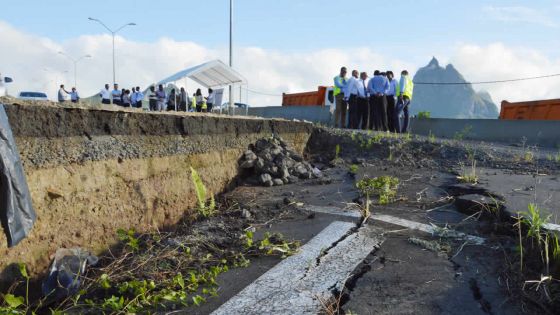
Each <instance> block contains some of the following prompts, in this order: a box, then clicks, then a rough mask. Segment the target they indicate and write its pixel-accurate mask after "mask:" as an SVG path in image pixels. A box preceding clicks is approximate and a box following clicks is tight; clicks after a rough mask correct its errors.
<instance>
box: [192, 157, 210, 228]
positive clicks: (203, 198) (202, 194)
mask: <svg viewBox="0 0 560 315" xmlns="http://www.w3.org/2000/svg"><path fill="white" fill-rule="evenodd" d="M191 178H192V182H193V184H194V190H195V192H196V198H197V200H198V207H197V210H198V213H199V214H200V215H201V216H203V217H205V218H207V217H210V216H213V215H214V214H215V213H216V203H215V201H214V196H211V197H210V200H209V201H207V200H208V198H207V192H206V186H205V185H204V183H203V182H202V179H201V178H200V176H199V175H198V172H197V171H196V170H195V169H194V168H192V167H191Z"/></svg>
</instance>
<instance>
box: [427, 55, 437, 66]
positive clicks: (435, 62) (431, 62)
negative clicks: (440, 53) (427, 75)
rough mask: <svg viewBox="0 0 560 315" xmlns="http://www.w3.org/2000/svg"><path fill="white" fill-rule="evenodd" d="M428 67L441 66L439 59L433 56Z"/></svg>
mask: <svg viewBox="0 0 560 315" xmlns="http://www.w3.org/2000/svg"><path fill="white" fill-rule="evenodd" d="M428 67H435V68H439V61H438V60H437V59H436V57H432V60H430V63H429V64H428Z"/></svg>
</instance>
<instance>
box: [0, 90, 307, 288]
mask: <svg viewBox="0 0 560 315" xmlns="http://www.w3.org/2000/svg"><path fill="white" fill-rule="evenodd" d="M14 102H16V101H14ZM17 102H21V101H17ZM6 113H7V115H8V118H9V122H10V126H11V128H12V131H13V134H14V137H15V140H16V144H17V147H18V151H19V154H20V157H21V160H22V162H23V166H24V170H25V175H26V179H27V182H28V185H29V190H30V193H31V198H32V201H33V205H34V207H35V209H36V211H37V222H36V223H35V226H34V227H33V229H32V230H31V233H30V234H29V236H28V237H27V238H26V239H24V240H23V241H22V242H21V243H20V244H19V245H18V246H16V247H14V248H7V246H6V239H5V236H4V234H3V233H0V234H1V235H0V269H4V270H7V269H5V268H6V267H7V266H9V265H10V264H13V263H17V262H23V263H26V264H27V266H28V268H29V270H30V271H31V273H32V274H34V275H36V274H37V273H39V272H41V271H42V270H45V268H46V267H47V265H48V264H49V262H50V259H51V258H50V256H51V255H52V254H54V252H55V251H56V249H57V248H62V247H65V248H70V247H84V248H87V249H90V250H93V251H94V252H95V253H99V252H101V251H103V250H106V249H107V248H108V247H109V246H110V245H112V244H114V243H115V241H116V231H117V229H119V228H123V229H129V228H133V229H135V230H137V231H140V232H144V231H153V230H156V229H162V228H163V229H165V228H166V227H172V226H173V225H175V224H176V223H177V222H178V221H180V220H181V219H182V218H184V217H185V216H187V217H188V216H189V215H191V214H192V212H190V211H189V209H193V208H194V207H195V204H196V194H195V191H194V186H193V184H192V180H191V174H190V171H189V169H190V167H193V168H194V169H196V170H197V171H198V173H199V174H200V176H201V177H202V180H203V181H204V183H205V184H206V186H207V189H208V191H209V193H212V194H215V193H220V192H222V191H224V190H225V189H227V188H228V187H229V186H230V185H231V184H232V181H233V180H234V178H235V177H236V176H237V161H238V159H239V157H240V156H241V155H242V153H243V152H244V151H245V150H247V147H248V145H249V144H251V143H254V142H255V141H256V140H258V139H259V138H263V137H270V135H271V134H272V133H277V134H279V135H280V136H281V137H283V138H284V140H286V142H288V143H289V144H290V145H291V146H292V147H293V148H294V149H295V150H296V151H299V152H300V153H302V152H303V150H304V148H305V146H306V144H307V141H308V138H309V136H310V134H311V131H312V128H313V127H312V125H311V124H307V123H301V122H292V121H285V120H271V119H255V118H248V117H247V118H243V117H241V118H240V117H224V116H216V115H206V114H167V113H161V114H160V113H143V112H141V111H140V112H134V111H110V110H87V109H77V108H62V107H57V106H47V105H42V106H34V105H16V104H6ZM16 275H17V273H12V272H6V271H5V272H2V273H1V274H0V286H2V285H3V284H8V283H11V281H12V279H11V277H14V276H16Z"/></svg>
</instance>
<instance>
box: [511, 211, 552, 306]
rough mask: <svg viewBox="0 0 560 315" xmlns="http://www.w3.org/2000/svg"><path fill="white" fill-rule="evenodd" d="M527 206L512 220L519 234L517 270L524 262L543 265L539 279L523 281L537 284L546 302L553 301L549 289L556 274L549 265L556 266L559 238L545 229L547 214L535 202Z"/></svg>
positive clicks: (521, 267) (547, 221)
mask: <svg viewBox="0 0 560 315" xmlns="http://www.w3.org/2000/svg"><path fill="white" fill-rule="evenodd" d="M527 209H528V210H527V211H526V212H524V213H520V214H518V217H517V218H516V219H517V222H516V223H515V224H514V226H515V227H516V228H517V230H518V236H519V247H518V248H519V256H520V270H521V272H522V273H523V270H524V266H525V264H531V263H532V264H534V263H535V262H539V263H540V265H541V266H542V270H541V272H540V274H541V277H540V279H539V280H530V281H525V285H527V284H536V290H537V291H539V290H542V293H543V294H544V296H545V297H546V298H547V300H548V302H552V301H553V299H554V297H551V294H550V292H549V290H550V288H551V285H552V283H553V282H557V280H556V279H555V277H558V276H559V275H558V274H557V273H558V270H557V268H556V270H555V271H554V272H551V268H550V266H551V265H554V266H556V267H558V266H559V264H560V241H559V239H558V235H557V234H556V232H555V231H550V230H547V229H546V224H548V223H549V221H550V218H551V216H550V215H549V216H544V215H543V213H542V210H541V209H540V208H539V207H538V206H537V205H535V204H529V205H528V207H527ZM529 269H531V268H529ZM524 287H525V286H524Z"/></svg>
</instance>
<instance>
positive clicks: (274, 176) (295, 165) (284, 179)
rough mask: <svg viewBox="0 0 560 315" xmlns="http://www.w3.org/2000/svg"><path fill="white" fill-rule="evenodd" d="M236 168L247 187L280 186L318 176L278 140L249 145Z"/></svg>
mask: <svg viewBox="0 0 560 315" xmlns="http://www.w3.org/2000/svg"><path fill="white" fill-rule="evenodd" d="M239 167H240V168H241V169H242V170H243V173H244V175H246V177H247V181H246V182H247V183H248V184H253V185H263V186H266V187H271V186H281V185H284V184H288V183H294V182H297V181H298V180H300V179H312V178H318V177H320V176H321V171H319V170H318V169H316V168H313V167H312V166H311V165H310V164H309V163H307V162H305V161H304V160H303V157H302V156H301V155H299V154H297V153H296V152H294V151H292V150H290V149H289V148H288V145H287V144H286V142H284V141H283V140H282V139H280V138H278V137H272V138H269V139H260V140H258V141H257V142H256V143H255V144H251V145H249V150H247V151H245V153H244V154H243V156H242V157H241V159H240V160H239Z"/></svg>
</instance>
